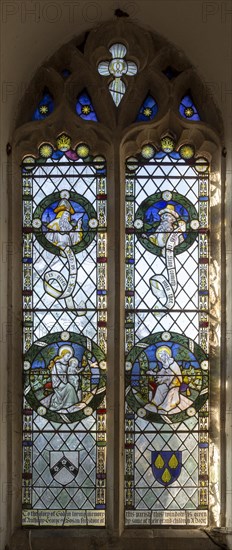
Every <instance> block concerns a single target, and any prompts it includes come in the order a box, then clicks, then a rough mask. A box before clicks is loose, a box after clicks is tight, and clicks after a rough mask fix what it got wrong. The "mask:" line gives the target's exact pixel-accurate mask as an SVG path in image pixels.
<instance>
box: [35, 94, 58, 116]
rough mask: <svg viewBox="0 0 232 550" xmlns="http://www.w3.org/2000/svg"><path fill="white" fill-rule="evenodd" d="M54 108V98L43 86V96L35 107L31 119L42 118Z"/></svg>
mask: <svg viewBox="0 0 232 550" xmlns="http://www.w3.org/2000/svg"><path fill="white" fill-rule="evenodd" d="M53 110H54V100H53V97H52V95H51V94H50V92H49V90H47V88H45V90H44V92H43V97H42V99H41V100H40V102H39V104H38V107H37V108H36V110H35V112H34V114H33V117H32V120H44V119H45V118H47V117H48V116H49V115H50V114H51V113H52V111H53Z"/></svg>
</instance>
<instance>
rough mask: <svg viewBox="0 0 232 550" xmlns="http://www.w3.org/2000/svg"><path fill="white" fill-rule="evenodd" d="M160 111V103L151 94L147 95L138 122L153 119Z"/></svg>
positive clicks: (138, 115)
mask: <svg viewBox="0 0 232 550" xmlns="http://www.w3.org/2000/svg"><path fill="white" fill-rule="evenodd" d="M157 112H158V105H157V103H156V101H155V99H154V97H152V96H151V95H147V97H146V99H145V100H144V102H143V104H142V105H141V107H140V109H139V112H138V114H137V118H136V122H142V121H148V120H153V118H155V116H156V114H157Z"/></svg>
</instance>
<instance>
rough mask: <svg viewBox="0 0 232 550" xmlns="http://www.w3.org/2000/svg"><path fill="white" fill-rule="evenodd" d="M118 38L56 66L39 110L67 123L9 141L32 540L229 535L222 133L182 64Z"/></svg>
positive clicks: (144, 44)
mask: <svg viewBox="0 0 232 550" xmlns="http://www.w3.org/2000/svg"><path fill="white" fill-rule="evenodd" d="M120 25H121V27H120V28H121V31H120V40H119V39H118V38H117V36H116V35H115V29H114V27H113V26H112V25H111V24H108V25H106V26H105V34H104V37H103V36H102V34H101V32H100V30H99V29H98V30H96V31H95V32H94V33H91V32H90V34H89V35H88V37H87V40H86V43H85V45H84V46H83V45H82V50H83V52H82V51H80V50H78V44H77V45H76V44H75V43H72V44H71V45H70V49H69V55H70V51H71V50H72V51H73V56H71V57H70V59H71V61H70V59H69V60H67V59H66V58H65V53H64V51H63V52H62V50H61V52H60V60H59V55H57V54H56V56H55V57H54V58H52V59H51V60H50V65H51V67H53V69H54V70H53V76H52V77H51V76H49V75H48V76H47V74H46V82H44V90H45V89H46V90H49V94H50V95H49V98H48V97H47V95H46V94H47V92H46V94H45V95H46V97H45V96H43V97H42V99H41V100H39V102H37V105H33V109H34V110H33V109H31V111H32V112H34V113H37V111H38V110H39V109H40V108H41V105H42V103H41V102H46V101H47V102H48V103H49V101H50V102H51V101H52V103H49V105H52V106H53V105H54V104H53V101H54V103H55V105H56V112H57V116H55V112H53V114H52V116H53V118H52V121H53V123H52V125H51V124H50V123H49V118H48V119H46V117H43V116H42V117H41V116H40V117H39V116H37V118H36V117H34V119H35V118H36V121H37V122H36V127H35V126H33V124H34V122H31V125H32V126H31V135H32V138H33V139H32V140H31V141H29V140H28V120H26V119H25V112H24V111H23V113H22V114H21V116H20V123H19V124H18V126H19V128H18V130H17V132H16V144H17V148H18V151H19V153H17V154H18V155H19V154H20V155H21V160H22V185H23V322H24V326H23V354H24V357H23V369H24V397H23V414H24V417H23V434H24V437H23V524H24V525H25V526H31V527H33V526H36V527H38V526H45V525H46V526H53V527H54V526H56V527H70V526H73V527H75V526H83V527H85V528H87V527H93V526H94V527H105V526H107V527H109V528H110V529H112V530H114V529H115V528H118V525H119V523H120V522H121V523H123V522H124V524H125V526H126V527H128V526H133V527H137V526H139V527H141V526H143V527H145V526H148V525H149V526H155V525H169V526H176V525H181V526H187V527H188V526H191V525H194V526H207V525H215V524H218V525H219V515H220V506H219V505H218V504H217V505H215V506H213V505H211V504H210V498H209V495H210V491H211V490H212V487H211V484H210V483H211V481H210V479H211V477H212V475H213V476H214V479H216V480H217V481H216V486H217V490H218V491H219V470H218V465H217V464H214V465H212V464H211V466H210V467H209V464H210V457H211V456H212V454H213V453H214V455H215V453H219V451H220V448H219V440H218V437H217V432H216V428H215V423H214V419H213V417H212V415H211V416H210V411H211V410H214V409H213V408H214V407H215V405H214V403H213V402H212V399H213V397H212V396H213V391H214V389H213V390H212V387H213V388H214V383H212V380H213V381H214V380H215V379H216V377H217V376H219V372H220V361H219V351H218V350H219V349H220V340H219V337H218V328H219V322H220V309H219V305H218V304H219V296H218V281H219V275H220V273H219V267H220V247H219V245H218V241H217V237H216V230H217V231H220V223H219V222H218V219H219V220H220V212H221V211H220V204H221V203H220V200H219V199H218V197H219V194H218V190H219V187H220V182H219V179H218V175H217V171H218V170H219V169H220V165H219V162H218V147H219V143H220V139H219V137H218V135H219V134H220V131H221V130H220V120H219V119H218V118H217V117H218V115H217V113H216V110H214V106H213V104H211V106H208V107H207V113H204V106H203V105H200V99H199V109H200V112H201V113H202V115H204V116H202V120H207V126H206V125H205V124H204V122H202V121H200V118H199V114H198V104H197V102H196V104H195V100H194V101H193V99H192V97H194V98H199V94H198V90H199V88H200V86H201V82H200V81H199V79H198V77H197V75H196V74H195V71H194V70H193V69H192V68H190V65H189V62H188V61H187V60H186V59H185V60H183V59H182V58H181V59H180V58H179V57H178V53H177V52H174V50H173V49H171V52H170V51H168V49H167V45H166V43H165V41H162V40H161V39H159V41H157V46H156V49H155V48H154V47H153V46H152V44H153V41H150V40H149V38H148V35H149V33H144V32H143V31H142V30H141V29H138V28H137V27H136V26H135V25H133V24H131V23H128V22H123V23H120ZM113 36H115V39H114V40H113V41H112V37H113ZM138 36H139V41H138V40H137V37H138ZM149 36H150V35H149ZM135 37H136V40H135ZM150 38H151V37H150ZM99 44H100V45H99ZM109 52H110V55H111V57H110V55H109ZM144 52H146V56H144ZM174 57H176V60H175V65H174V66H172V62H173V58H174ZM86 60H87V61H88V63H87V64H86ZM61 61H62V63H61ZM151 62H153V64H152V68H151ZM64 67H68V68H67V69H65V70H64ZM149 67H150V68H149ZM148 68H149V70H148ZM64 73H65V74H64ZM62 74H63V76H62ZM79 74H80V76H78V75H79ZM49 79H50V80H49ZM190 83H191V85H192V92H191V90H190ZM99 90H100V92H101V93H99ZM186 90H187V91H186ZM192 93H193V96H192V95H191V94H192ZM50 98H52V99H50ZM144 98H145V99H144ZM45 100H46V101H45ZM196 105H197V106H196ZM49 108H50V107H49ZM187 110H188V111H187ZM190 110H191V113H190ZM190 114H191V116H190ZM38 120H39V122H38ZM25 122H27V124H26V125H25V126H24V124H23V123H25ZM123 160H125V166H124V167H123V169H122V168H121V167H122V166H123V162H122V161H123ZM124 191H125V193H124ZM212 192H213V193H214V194H215V195H214V199H213V200H212V201H211V203H210V196H211V195H212ZM107 204H108V209H109V215H108V222H107V207H106V205H107ZM123 212H125V218H124V219H125V221H123V222H122V219H123V215H122V213H123ZM210 229H211V233H210ZM124 233H125V245H122V242H123V237H124ZM108 237H109V247H107V239H108ZM210 239H211V241H210ZM209 242H211V251H212V253H211V259H210V256H209ZM108 258H110V262H109V275H108V277H107V265H108V264H107V260H108ZM124 267H125V271H123V270H124ZM122 273H124V275H123V276H122ZM117 281H119V282H117ZM124 282H125V284H124ZM212 296H213V299H212ZM212 300H213V301H212ZM212 308H213V312H214V314H213V320H212V317H211V312H212ZM124 320H125V327H124ZM107 327H108V328H109V332H108V337H107ZM123 327H124V328H123ZM122 335H124V336H122ZM123 342H124V343H123ZM107 347H108V352H107ZM124 352H125V361H124V362H123V361H122V358H123V356H124ZM107 360H108V361H107ZM123 363H124V365H125V367H124V366H123ZM210 372H211V373H213V374H211V378H210V376H209V373H210ZM107 378H108V380H109V383H108V386H107ZM122 380H123V382H122ZM210 384H211V385H210ZM209 387H210V388H211V401H210V402H208V390H209ZM124 390H125V392H124ZM106 396H107V400H106ZM217 406H218V402H217ZM123 409H125V419H124V420H125V433H123V430H122V417H123V412H122V411H123ZM106 411H109V412H108V413H107V414H108V417H107V416H106ZM217 411H219V409H217ZM107 418H108V420H107ZM119 419H120V421H118V420H119ZM209 429H210V430H211V431H210V436H209ZM106 434H107V436H106ZM124 436H125V448H124V465H125V472H124V478H123V476H122V457H121V443H122V438H123V437H124ZM106 448H107V454H106ZM107 456H108V468H107V458H106V457H107ZM118 464H120V467H119V468H118V466H117V465H118ZM107 472H108V473H107ZM212 472H213V474H212ZM107 476H108V487H109V488H112V486H113V489H112V491H111V490H108V489H107ZM210 476H211V477H210ZM107 494H108V501H107V498H106V495H107ZM115 495H116V496H115ZM115 500H116V502H118V517H119V518H120V519H119V520H115V517H113V515H112V509H113V501H115ZM115 521H116V523H117V525H115Z"/></svg>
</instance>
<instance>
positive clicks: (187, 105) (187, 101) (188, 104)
mask: <svg viewBox="0 0 232 550" xmlns="http://www.w3.org/2000/svg"><path fill="white" fill-rule="evenodd" d="M179 113H180V114H181V116H182V117H184V118H187V119H188V120H200V117H199V114H198V111H197V108H196V106H195V105H194V103H193V99H192V96H191V94H190V93H188V94H186V95H185V96H183V97H182V99H181V102H180V106H179Z"/></svg>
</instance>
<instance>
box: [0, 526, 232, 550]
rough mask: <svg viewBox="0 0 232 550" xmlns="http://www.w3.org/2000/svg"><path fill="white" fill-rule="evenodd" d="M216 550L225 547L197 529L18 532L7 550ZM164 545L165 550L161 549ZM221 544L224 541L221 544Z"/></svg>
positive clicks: (22, 530) (45, 530) (46, 530)
mask: <svg viewBox="0 0 232 550" xmlns="http://www.w3.org/2000/svg"><path fill="white" fill-rule="evenodd" d="M80 539H81V550H98V549H99V550H100V549H101V550H131V548H132V547H133V550H141V548H143V547H145V545H146V550H155V549H157V550H158V549H159V550H160V548H162V546H163V549H164V550H186V548H188V550H199V548H200V547H201V546H204V550H213V549H214V550H216V548H218V547H221V548H223V547H224V549H225V548H226V545H224V546H223V545H222V543H221V544H220V543H217V542H215V543H214V542H213V540H212V539H211V538H210V537H209V536H208V535H207V534H206V533H205V532H204V531H202V530H200V529H186V530H185V529H173V528H169V529H166V528H163V529H146V530H140V529H128V530H126V531H124V532H123V533H122V535H121V536H120V537H117V536H111V535H109V534H107V533H106V531H105V530H103V529H102V530H96V529H92V530H91V531H90V530H88V532H87V531H86V530H84V529H64V530H61V529H57V530H54V529H40V530H37V529H31V530H29V529H19V530H18V531H16V532H15V533H14V535H13V536H12V540H11V544H10V547H9V549H8V548H7V547H6V550H53V549H54V550H64V547H65V550H75V549H76V550H78V549H79V548H80ZM164 542H165V547H164ZM223 542H226V540H225V541H223Z"/></svg>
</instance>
